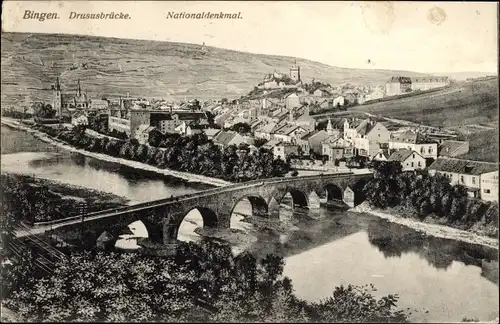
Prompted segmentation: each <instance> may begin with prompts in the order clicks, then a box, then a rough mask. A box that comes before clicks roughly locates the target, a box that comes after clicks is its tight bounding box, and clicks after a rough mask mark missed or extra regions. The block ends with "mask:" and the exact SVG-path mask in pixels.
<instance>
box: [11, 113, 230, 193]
mask: <svg viewBox="0 0 500 324" xmlns="http://www.w3.org/2000/svg"><path fill="white" fill-rule="evenodd" d="M1 123H2V125H5V126H8V127H11V128H14V129H17V130H20V131H24V132H27V133H30V134H32V135H33V136H34V137H36V138H37V139H39V140H40V141H42V142H45V143H48V144H51V145H54V146H56V147H59V148H62V149H65V150H67V151H70V152H74V153H79V154H82V155H85V156H89V157H92V158H94V159H97V160H102V161H107V162H113V163H118V164H121V165H125V166H128V167H131V168H134V169H138V170H144V171H149V172H154V173H157V174H161V175H165V176H171V177H175V178H179V179H183V180H186V181H187V182H201V183H206V184H209V185H213V186H217V187H223V186H228V185H231V184H232V183H231V182H229V181H224V180H221V179H217V178H212V177H207V176H203V175H197V174H192V173H188V172H181V171H173V170H169V169H160V168H157V167H154V166H151V165H148V164H145V163H141V162H137V161H131V160H126V159H121V158H116V157H112V156H109V155H106V154H102V153H95V152H89V151H86V150H82V149H77V148H75V147H73V146H71V145H69V144H66V143H63V142H61V141H58V140H57V139H54V138H52V137H50V136H48V135H47V134H45V133H43V132H40V131H38V130H34V129H32V128H30V127H28V126H25V125H23V124H21V123H20V122H18V121H16V120H13V119H11V118H7V117H2V119H1Z"/></svg>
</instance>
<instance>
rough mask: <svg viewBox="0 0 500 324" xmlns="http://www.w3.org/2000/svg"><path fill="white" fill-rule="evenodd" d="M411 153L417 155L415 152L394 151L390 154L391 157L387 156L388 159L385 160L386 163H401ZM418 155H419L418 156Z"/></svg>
mask: <svg viewBox="0 0 500 324" xmlns="http://www.w3.org/2000/svg"><path fill="white" fill-rule="evenodd" d="M412 153H415V154H418V153H417V152H415V151H411V150H399V151H395V152H394V153H392V154H391V156H389V158H388V159H387V160H388V161H398V162H403V161H404V160H406V159H407V158H408V157H409V156H410V155H411V154H412ZM419 155H420V154H419Z"/></svg>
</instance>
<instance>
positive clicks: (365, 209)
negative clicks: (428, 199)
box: [349, 201, 498, 250]
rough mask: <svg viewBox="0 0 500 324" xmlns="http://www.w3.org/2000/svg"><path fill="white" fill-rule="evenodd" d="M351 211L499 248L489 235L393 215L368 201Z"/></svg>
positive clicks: (496, 241) (438, 234)
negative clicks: (374, 206)
mask: <svg viewBox="0 0 500 324" xmlns="http://www.w3.org/2000/svg"><path fill="white" fill-rule="evenodd" d="M349 211H350V212H354V213H367V214H370V215H373V216H377V217H380V218H383V219H386V220H388V221H389V222H392V223H397V224H400V225H403V226H406V227H409V228H411V229H413V230H416V231H419V232H422V233H424V234H426V235H431V236H434V237H439V238H444V239H451V240H457V241H462V242H466V243H471V244H479V245H483V246H487V247H490V248H494V249H496V250H498V239H495V238H491V237H487V236H481V235H478V234H475V233H471V232H468V231H464V230H460V229H456V228H453V227H449V226H444V225H438V224H430V223H424V222H421V221H418V220H415V219H411V218H404V217H401V216H397V215H393V214H390V213H388V212H387V211H384V210H379V209H375V208H372V207H371V206H369V204H368V202H366V201H365V202H363V203H362V204H360V205H358V206H356V207H354V208H351V209H349Z"/></svg>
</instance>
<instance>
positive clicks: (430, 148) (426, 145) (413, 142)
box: [389, 131, 438, 159]
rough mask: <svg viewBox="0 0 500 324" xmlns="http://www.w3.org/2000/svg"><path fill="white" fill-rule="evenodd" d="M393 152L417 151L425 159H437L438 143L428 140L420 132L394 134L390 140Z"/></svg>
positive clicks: (390, 147)
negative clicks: (402, 150) (403, 150)
mask: <svg viewBox="0 0 500 324" xmlns="http://www.w3.org/2000/svg"><path fill="white" fill-rule="evenodd" d="M389 149H391V150H401V149H406V150H413V151H417V152H418V153H419V154H420V155H422V156H423V157H424V158H430V159H436V158H437V155H438V143H436V142H433V141H431V140H429V139H427V138H426V137H425V136H424V135H423V134H421V133H419V132H413V131H406V132H403V133H393V134H392V135H391V138H390V140H389Z"/></svg>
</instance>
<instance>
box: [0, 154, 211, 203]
mask: <svg viewBox="0 0 500 324" xmlns="http://www.w3.org/2000/svg"><path fill="white" fill-rule="evenodd" d="M1 164H2V172H10V173H16V174H23V175H30V176H36V177H38V178H42V179H48V180H55V181H60V182H63V183H67V184H70V185H76V186H81V187H86V188H89V189H94V190H101V191H105V192H109V193H113V194H116V195H118V196H122V197H127V198H129V199H130V203H139V202H144V201H149V200H154V199H162V198H166V197H170V196H178V195H183V194H188V193H194V192H197V191H200V190H204V189H207V188H208V187H210V186H207V185H204V184H199V183H187V182H185V181H183V180H180V179H177V178H173V177H167V176H160V175H158V174H156V173H152V172H143V171H139V170H137V169H133V168H129V167H126V166H123V165H120V164H117V163H112V162H105V161H100V160H96V159H93V158H90V157H86V156H83V155H81V154H74V153H68V152H64V153H27V152H23V153H14V154H3V155H2V161H1Z"/></svg>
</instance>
